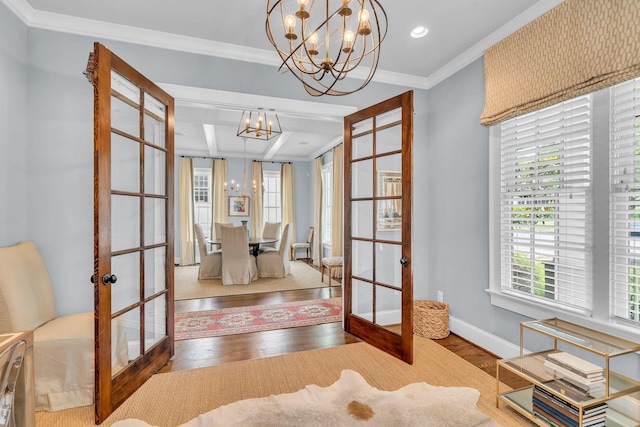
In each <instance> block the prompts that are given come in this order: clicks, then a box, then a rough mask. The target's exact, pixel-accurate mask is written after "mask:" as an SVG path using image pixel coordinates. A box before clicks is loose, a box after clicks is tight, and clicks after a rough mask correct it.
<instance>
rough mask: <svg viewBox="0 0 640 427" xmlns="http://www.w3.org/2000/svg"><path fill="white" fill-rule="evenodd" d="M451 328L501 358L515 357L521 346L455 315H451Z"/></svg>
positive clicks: (455, 332)
mask: <svg viewBox="0 0 640 427" xmlns="http://www.w3.org/2000/svg"><path fill="white" fill-rule="evenodd" d="M449 330H450V331H451V332H453V333H454V334H456V335H459V336H461V337H462V338H464V339H466V340H467V341H471V342H472V343H474V344H475V345H477V346H478V347H482V348H483V349H485V350H487V351H489V352H491V353H493V354H495V355H496V356H498V357H500V358H510V357H515V356H518V355H519V354H520V347H519V346H518V345H516V344H513V343H510V342H509V341H507V340H504V339H502V338H500V337H497V336H495V335H493V334H490V333H489V332H487V331H485V330H483V329H480V328H478V327H477V326H474V325H472V324H470V323H467V322H465V321H463V320H460V319H458V318H455V317H451V316H450V317H449Z"/></svg>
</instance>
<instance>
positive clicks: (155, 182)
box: [144, 145, 167, 196]
mask: <svg viewBox="0 0 640 427" xmlns="http://www.w3.org/2000/svg"><path fill="white" fill-rule="evenodd" d="M166 169H167V155H166V154H165V152H164V151H162V150H158V149H157V148H154V147H151V146H149V145H145V147H144V192H145V193H146V194H154V195H160V196H164V195H166V172H165V170H166Z"/></svg>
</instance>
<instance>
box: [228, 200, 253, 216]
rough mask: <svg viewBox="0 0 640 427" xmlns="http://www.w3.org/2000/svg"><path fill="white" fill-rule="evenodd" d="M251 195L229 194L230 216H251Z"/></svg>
mask: <svg viewBox="0 0 640 427" xmlns="http://www.w3.org/2000/svg"><path fill="white" fill-rule="evenodd" d="M250 202H251V199H249V196H229V216H249V203H250Z"/></svg>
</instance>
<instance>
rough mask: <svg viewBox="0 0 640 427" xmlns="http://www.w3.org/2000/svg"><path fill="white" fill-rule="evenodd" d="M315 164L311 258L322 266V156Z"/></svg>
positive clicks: (317, 264)
mask: <svg viewBox="0 0 640 427" xmlns="http://www.w3.org/2000/svg"><path fill="white" fill-rule="evenodd" d="M313 164H314V174H313V179H314V185H313V207H314V208H313V243H312V248H311V258H312V259H313V265H315V266H316V267H320V264H321V263H322V156H320V157H317V158H316V159H315V161H314V162H313Z"/></svg>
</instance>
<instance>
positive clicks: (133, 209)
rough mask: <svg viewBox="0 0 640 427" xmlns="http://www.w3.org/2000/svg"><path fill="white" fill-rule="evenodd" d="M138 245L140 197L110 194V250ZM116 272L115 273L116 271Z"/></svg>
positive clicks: (114, 250)
mask: <svg viewBox="0 0 640 427" xmlns="http://www.w3.org/2000/svg"><path fill="white" fill-rule="evenodd" d="M138 246H140V198H139V197H132V196H121V195H118V194H114V195H112V196H111V250H112V251H113V252H116V251H120V250H124V249H130V248H135V247H138ZM116 274H117V273H116Z"/></svg>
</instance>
